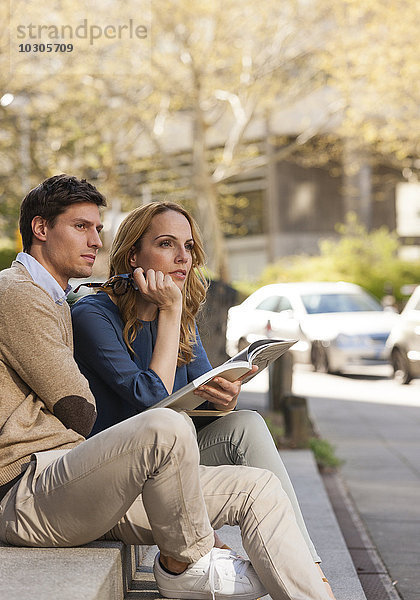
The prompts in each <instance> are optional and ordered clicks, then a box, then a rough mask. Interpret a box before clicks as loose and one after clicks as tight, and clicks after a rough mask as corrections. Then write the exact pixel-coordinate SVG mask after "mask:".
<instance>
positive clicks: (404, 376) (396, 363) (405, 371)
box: [391, 348, 412, 385]
mask: <svg viewBox="0 0 420 600" xmlns="http://www.w3.org/2000/svg"><path fill="white" fill-rule="evenodd" d="M391 363H392V368H393V369H394V379H395V381H397V382H398V383H401V384H403V385H406V384H407V383H410V381H411V380H412V376H411V373H410V365H409V364H408V358H407V357H406V355H405V354H404V352H403V351H402V350H400V349H399V348H394V350H393V351H392V355H391Z"/></svg>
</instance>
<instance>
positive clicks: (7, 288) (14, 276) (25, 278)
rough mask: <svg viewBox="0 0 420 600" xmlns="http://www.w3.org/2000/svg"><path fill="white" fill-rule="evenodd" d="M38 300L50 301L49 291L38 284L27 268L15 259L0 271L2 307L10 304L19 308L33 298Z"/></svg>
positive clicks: (0, 306) (0, 302)
mask: <svg viewBox="0 0 420 600" xmlns="http://www.w3.org/2000/svg"><path fill="white" fill-rule="evenodd" d="M34 298H36V302H37V303H38V302H42V301H48V298H49V296H48V294H47V292H46V291H45V290H44V289H43V288H42V287H41V286H39V285H37V284H36V283H35V282H34V280H33V279H32V277H31V276H30V275H29V273H28V271H27V270H26V268H25V267H24V266H23V265H22V264H20V263H18V262H16V261H14V262H13V263H12V266H11V267H9V268H8V269H3V270H2V271H0V309H2V308H4V307H6V306H9V307H14V308H16V309H18V308H19V307H20V305H21V304H22V303H23V302H24V303H25V306H27V303H28V302H29V301H30V300H31V299H32V300H33V299H34Z"/></svg>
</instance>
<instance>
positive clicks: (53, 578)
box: [0, 542, 134, 600]
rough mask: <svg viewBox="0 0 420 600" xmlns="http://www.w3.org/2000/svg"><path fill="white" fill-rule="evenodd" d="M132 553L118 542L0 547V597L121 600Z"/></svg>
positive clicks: (131, 562)
mask: <svg viewBox="0 0 420 600" xmlns="http://www.w3.org/2000/svg"><path fill="white" fill-rule="evenodd" d="M133 567H134V553H133V551H132V548H131V547H128V546H125V545H124V544H123V543H122V542H94V543H92V544H88V545H86V546H82V547H80V548H16V547H13V546H4V545H2V546H1V547H0V598H4V599H6V598H7V600H34V599H35V600H57V599H60V600H122V599H123V598H124V596H125V594H126V590H127V588H128V587H129V585H130V582H131V579H132V571H133Z"/></svg>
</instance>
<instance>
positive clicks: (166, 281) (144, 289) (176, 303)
mask: <svg viewBox="0 0 420 600" xmlns="http://www.w3.org/2000/svg"><path fill="white" fill-rule="evenodd" d="M133 278H134V281H135V282H136V284H137V286H138V288H139V291H140V293H141V295H142V296H143V297H144V299H145V300H147V301H148V302H151V303H152V304H156V306H157V307H158V309H159V310H171V309H173V308H180V307H182V293H181V290H180V289H179V287H178V286H177V285H176V283H174V281H173V280H172V277H171V276H170V275H164V274H163V273H162V271H154V270H153V269H149V270H148V271H147V273H145V272H144V271H143V269H142V268H141V267H137V269H135V270H134V273H133Z"/></svg>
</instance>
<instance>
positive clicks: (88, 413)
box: [54, 396, 96, 437]
mask: <svg viewBox="0 0 420 600" xmlns="http://www.w3.org/2000/svg"><path fill="white" fill-rule="evenodd" d="M54 415H55V416H56V417H57V419H60V421H61V422H62V423H63V424H64V425H65V426H66V427H67V429H73V430H74V431H77V433H80V435H83V437H87V436H88V435H89V433H90V431H91V429H92V427H93V424H94V423H95V419H96V410H95V407H94V406H93V404H90V402H88V401H87V400H86V398H83V397H82V396H65V397H64V398H61V399H60V400H58V402H56V403H55V405H54Z"/></svg>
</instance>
